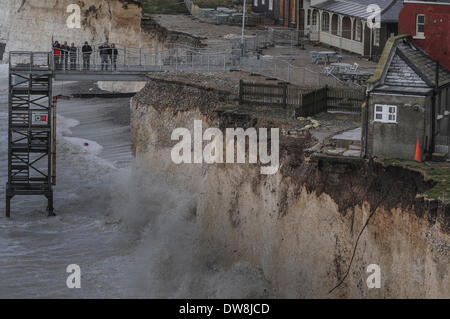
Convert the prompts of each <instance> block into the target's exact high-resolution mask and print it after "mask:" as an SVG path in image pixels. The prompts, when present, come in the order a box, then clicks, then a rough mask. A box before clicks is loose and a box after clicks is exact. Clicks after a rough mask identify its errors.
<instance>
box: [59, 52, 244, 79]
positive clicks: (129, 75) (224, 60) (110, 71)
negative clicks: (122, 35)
mask: <svg viewBox="0 0 450 319" xmlns="http://www.w3.org/2000/svg"><path fill="white" fill-rule="evenodd" d="M116 50H117V51H116V53H117V54H114V55H113V54H107V53H112V52H113V51H104V50H101V49H99V48H97V47H96V46H94V48H93V51H92V53H91V54H83V53H82V52H81V50H80V48H77V49H74V50H73V51H69V52H66V51H64V50H60V53H59V55H58V54H56V55H55V52H52V53H51V63H52V68H53V70H54V78H55V80H56V81H145V80H146V74H147V73H149V72H174V71H191V72H192V71H202V72H213V71H224V70H229V69H230V68H231V67H232V66H233V62H234V64H236V61H237V59H238V57H237V54H239V52H234V53H235V54H233V50H231V49H230V50H224V51H214V50H209V49H201V48H192V47H187V46H179V47H172V46H170V47H169V48H168V49H164V50H159V49H158V48H148V49H142V48H130V47H122V48H116Z"/></svg>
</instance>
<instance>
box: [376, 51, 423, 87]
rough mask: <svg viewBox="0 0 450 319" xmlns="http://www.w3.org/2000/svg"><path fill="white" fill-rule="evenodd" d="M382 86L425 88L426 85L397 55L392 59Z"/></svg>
mask: <svg viewBox="0 0 450 319" xmlns="http://www.w3.org/2000/svg"><path fill="white" fill-rule="evenodd" d="M384 84H387V85H399V86H415V87H427V84H426V83H425V82H424V81H423V80H422V78H421V77H420V76H419V75H418V74H417V73H416V72H415V71H414V70H413V69H411V68H410V67H409V66H408V64H406V62H405V61H403V59H401V58H400V57H399V56H398V55H395V56H394V58H393V59H392V62H391V65H390V66H389V69H388V72H387V74H386V78H385V80H384Z"/></svg>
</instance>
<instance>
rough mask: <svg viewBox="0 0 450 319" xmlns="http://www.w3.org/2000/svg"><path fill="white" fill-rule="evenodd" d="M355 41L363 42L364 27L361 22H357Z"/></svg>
mask: <svg viewBox="0 0 450 319" xmlns="http://www.w3.org/2000/svg"><path fill="white" fill-rule="evenodd" d="M355 21H356V23H355V40H356V41H360V42H361V34H362V33H361V30H362V25H361V20H355Z"/></svg>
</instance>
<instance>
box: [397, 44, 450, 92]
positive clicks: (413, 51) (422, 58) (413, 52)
mask: <svg viewBox="0 0 450 319" xmlns="http://www.w3.org/2000/svg"><path fill="white" fill-rule="evenodd" d="M397 49H398V50H400V51H401V52H402V53H403V54H404V55H405V56H406V57H407V59H408V60H409V61H410V62H411V63H412V64H413V65H414V66H415V67H416V68H417V69H418V70H419V71H420V73H422V74H423V75H424V76H425V77H426V78H427V79H428V80H429V82H431V83H432V84H433V85H436V83H435V81H436V62H435V61H433V60H432V59H431V58H430V56H428V55H427V54H426V53H425V52H423V51H422V50H420V49H419V48H417V47H415V46H414V45H412V44H411V42H409V41H407V40H403V41H400V42H399V44H398V47H397ZM447 83H450V71H449V70H447V69H446V68H444V67H442V66H441V67H440V68H439V86H442V85H445V84H447Z"/></svg>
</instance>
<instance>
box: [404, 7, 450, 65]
mask: <svg viewBox="0 0 450 319" xmlns="http://www.w3.org/2000/svg"><path fill="white" fill-rule="evenodd" d="M398 28H399V30H398V31H399V34H410V35H411V36H412V41H413V42H414V44H415V45H417V46H418V47H420V48H421V49H422V50H424V51H425V52H426V53H427V54H428V55H430V56H431V57H432V58H433V59H438V60H439V62H440V63H441V64H442V65H443V66H445V67H446V68H447V69H450V0H437V2H434V1H433V2H431V1H411V0H408V1H404V3H403V9H402V10H401V12H400V16H399V24H398Z"/></svg>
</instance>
